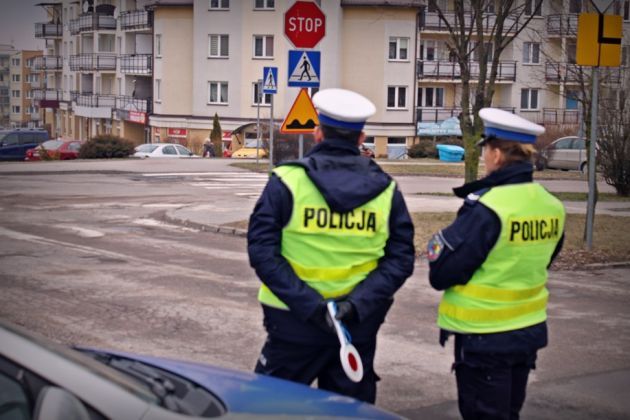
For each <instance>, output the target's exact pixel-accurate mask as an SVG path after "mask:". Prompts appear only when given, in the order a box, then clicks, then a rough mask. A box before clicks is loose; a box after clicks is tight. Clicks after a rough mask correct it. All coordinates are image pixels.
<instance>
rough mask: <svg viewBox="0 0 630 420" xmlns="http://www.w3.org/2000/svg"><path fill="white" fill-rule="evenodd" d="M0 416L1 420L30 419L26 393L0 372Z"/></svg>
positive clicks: (13, 380)
mask: <svg viewBox="0 0 630 420" xmlns="http://www.w3.org/2000/svg"><path fill="white" fill-rule="evenodd" d="M0 390H2V392H0V414H1V417H2V418H3V419H15V420H21V419H30V418H31V415H30V409H29V404H28V399H27V396H26V392H25V390H24V389H22V386H21V385H20V384H19V383H18V382H17V381H16V380H15V379H13V378H11V377H9V376H7V375H5V374H4V373H3V372H0Z"/></svg>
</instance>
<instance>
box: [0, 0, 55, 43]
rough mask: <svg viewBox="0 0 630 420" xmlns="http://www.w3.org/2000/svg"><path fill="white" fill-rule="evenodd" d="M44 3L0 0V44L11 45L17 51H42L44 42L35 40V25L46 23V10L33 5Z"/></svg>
mask: <svg viewBox="0 0 630 420" xmlns="http://www.w3.org/2000/svg"><path fill="white" fill-rule="evenodd" d="M45 2H46V0H0V44H13V46H14V47H15V48H16V49H18V50H43V49H44V40H43V39H36V38H35V23H40V22H46V20H47V16H46V10H45V9H44V8H43V7H41V6H35V4H37V3H45ZM48 2H50V1H48Z"/></svg>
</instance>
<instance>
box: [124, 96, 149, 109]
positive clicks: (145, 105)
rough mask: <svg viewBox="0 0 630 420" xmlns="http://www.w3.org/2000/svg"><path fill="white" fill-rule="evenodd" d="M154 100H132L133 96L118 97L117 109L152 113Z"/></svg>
mask: <svg viewBox="0 0 630 420" xmlns="http://www.w3.org/2000/svg"><path fill="white" fill-rule="evenodd" d="M151 103H152V99H151V98H148V99H139V98H132V97H131V96H118V97H117V98H116V109H120V110H123V111H138V112H150V111H151Z"/></svg>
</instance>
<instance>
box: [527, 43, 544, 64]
mask: <svg viewBox="0 0 630 420" xmlns="http://www.w3.org/2000/svg"><path fill="white" fill-rule="evenodd" d="M523 63H524V64H540V44H539V43H537V42H524V43H523Z"/></svg>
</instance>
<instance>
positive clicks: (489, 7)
mask: <svg viewBox="0 0 630 420" xmlns="http://www.w3.org/2000/svg"><path fill="white" fill-rule="evenodd" d="M494 12H495V5H494V0H490V1H489V2H488V4H487V5H486V13H494Z"/></svg>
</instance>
